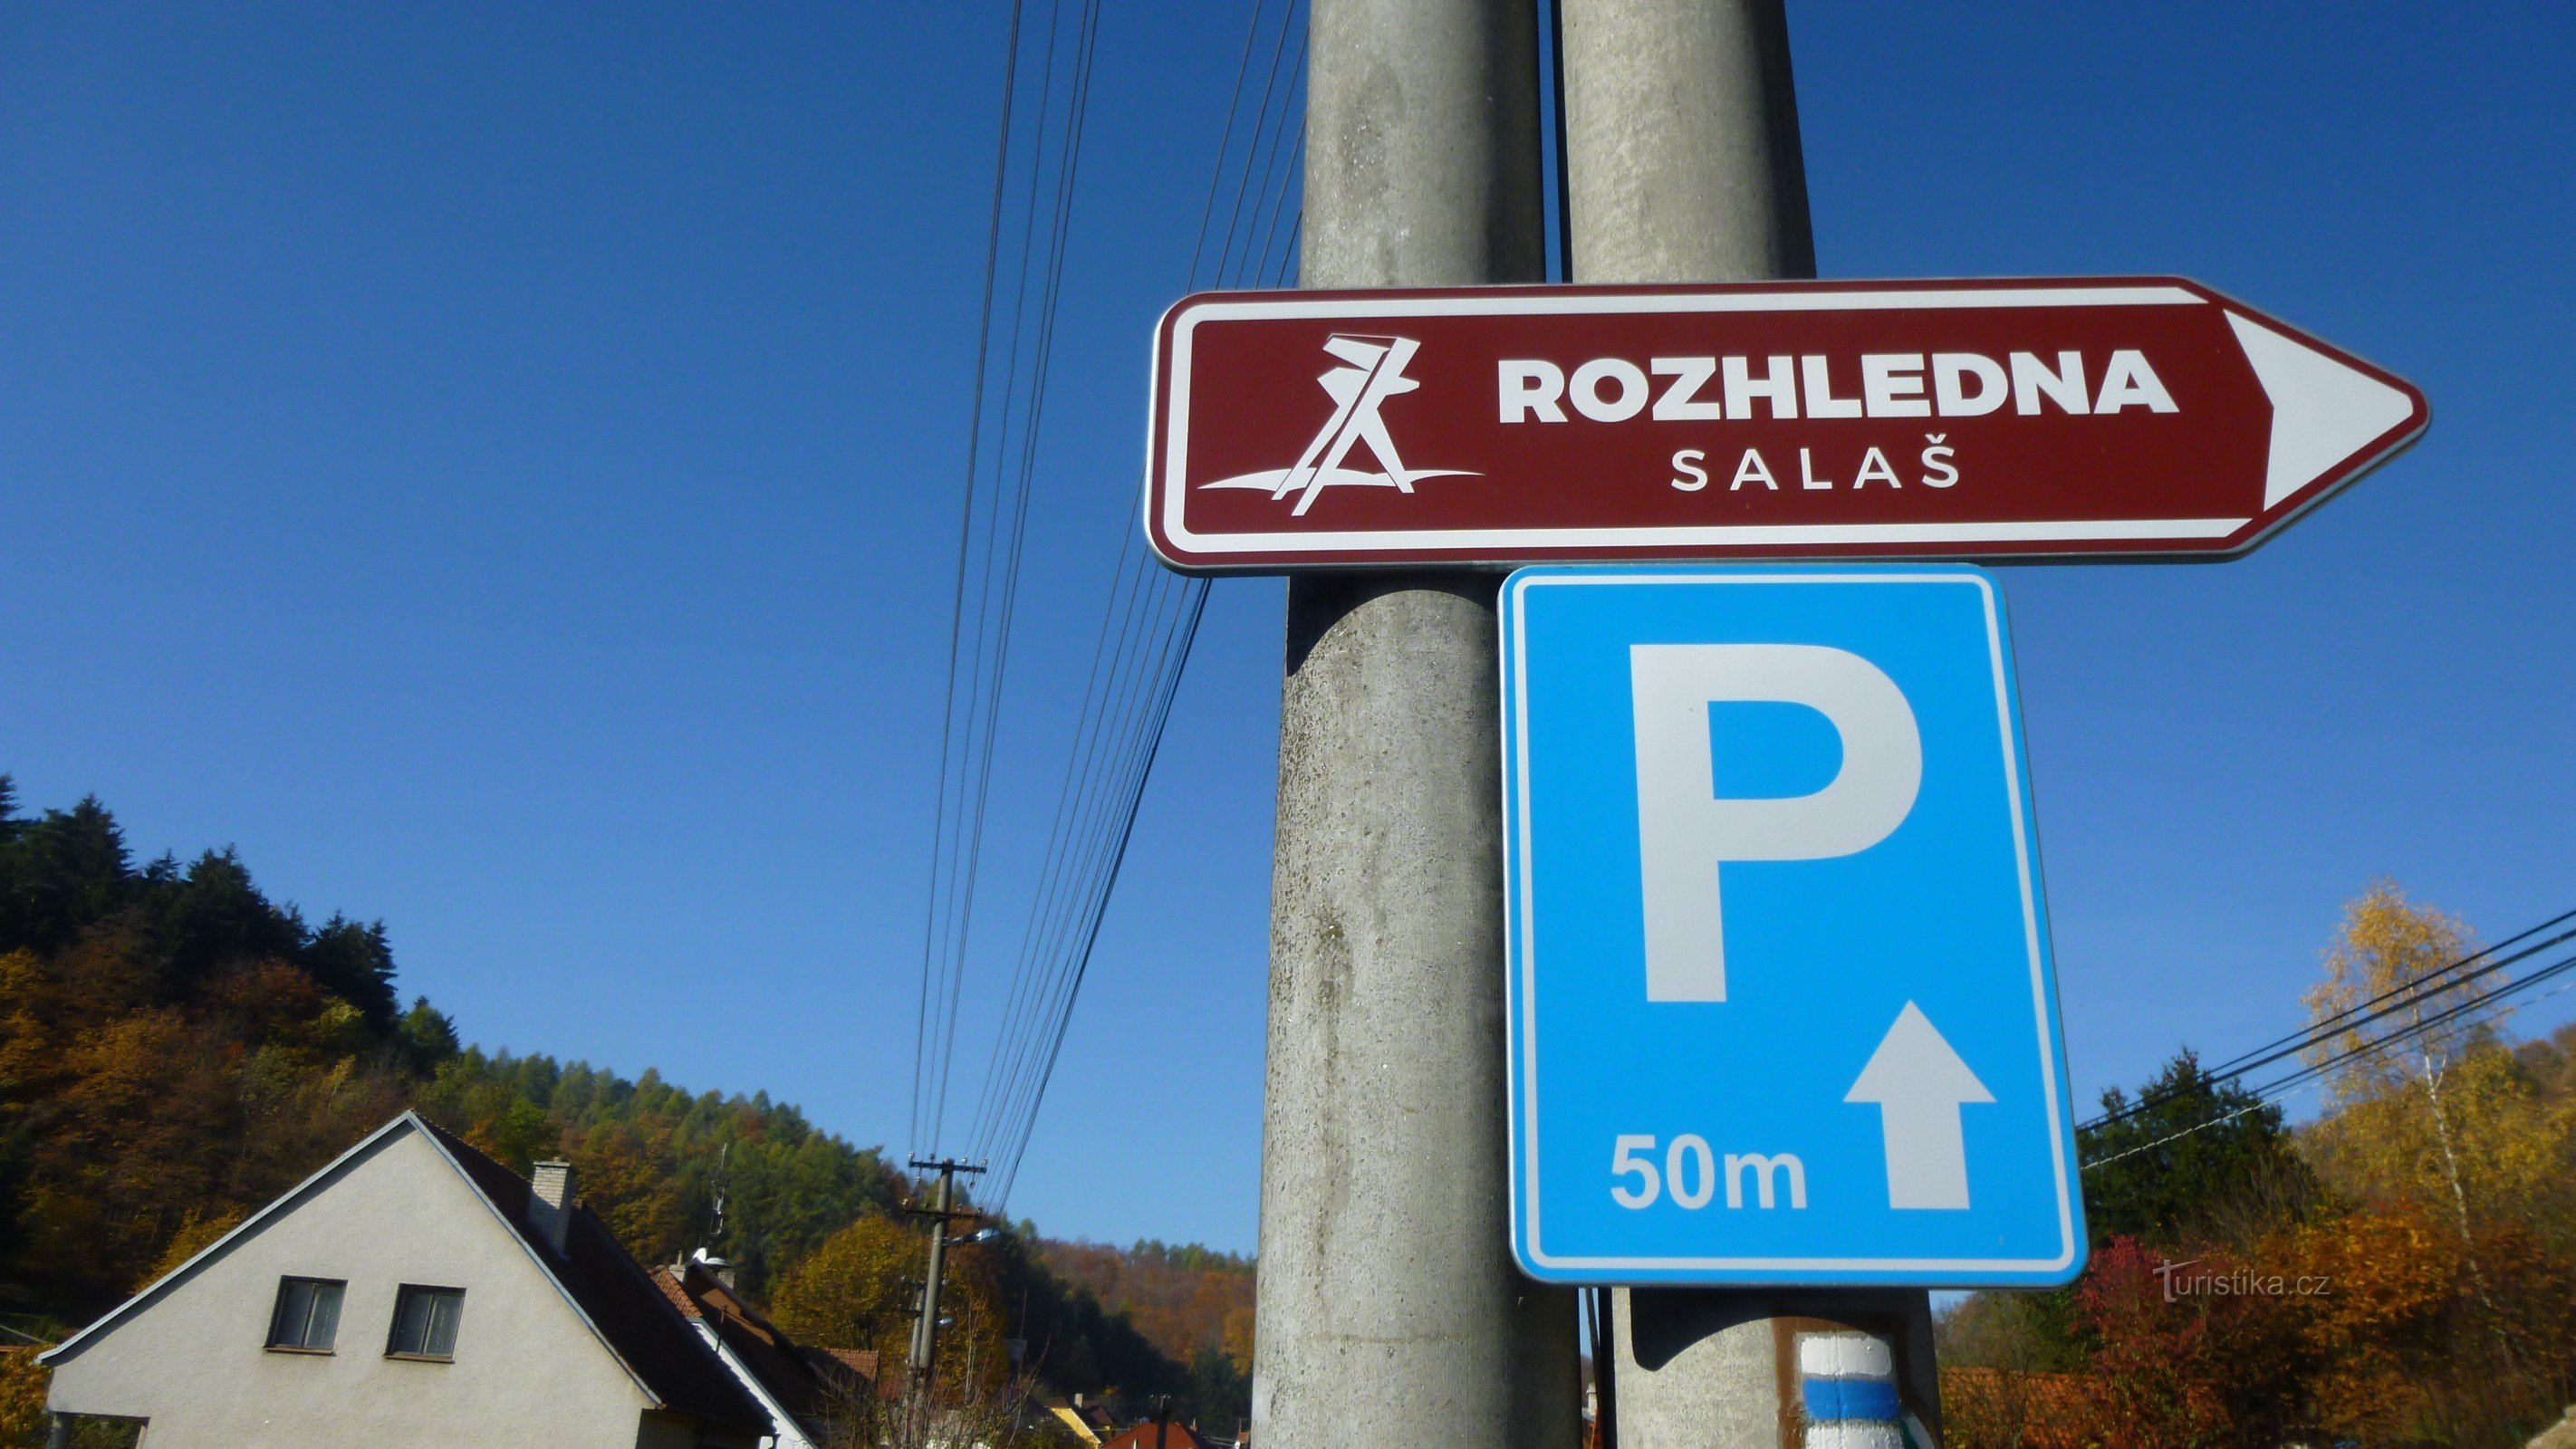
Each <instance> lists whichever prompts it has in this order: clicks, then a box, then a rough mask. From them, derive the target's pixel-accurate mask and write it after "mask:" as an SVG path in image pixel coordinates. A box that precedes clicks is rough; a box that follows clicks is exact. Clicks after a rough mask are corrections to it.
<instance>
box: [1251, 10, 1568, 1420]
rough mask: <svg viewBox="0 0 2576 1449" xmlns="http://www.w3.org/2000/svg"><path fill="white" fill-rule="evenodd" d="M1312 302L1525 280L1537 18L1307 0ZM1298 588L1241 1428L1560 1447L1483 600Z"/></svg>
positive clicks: (1337, 578)
mask: <svg viewBox="0 0 2576 1449" xmlns="http://www.w3.org/2000/svg"><path fill="white" fill-rule="evenodd" d="M1307 24H1308V35H1309V41H1310V50H1309V61H1308V66H1309V71H1308V75H1309V79H1308V81H1307V103H1306V157H1307V159H1306V177H1305V187H1306V190H1305V198H1306V199H1305V212H1304V232H1303V236H1304V255H1305V263H1304V274H1303V278H1302V280H1303V283H1304V285H1306V286H1308V287H1388V286H1438V285H1456V284H1463V283H1476V282H1536V281H1541V280H1544V276H1545V249H1544V244H1543V241H1542V232H1541V226H1542V202H1541V183H1540V165H1539V97H1538V25H1537V14H1536V7H1535V6H1533V5H1531V4H1529V3H1528V0H1314V3H1313V10H1312V13H1311V17H1310V19H1309V20H1308V22H1307ZM1498 584H1499V580H1498V579H1497V578H1496V577H1494V576H1492V575H1480V574H1472V573H1463V572H1450V573H1438V574H1420V575H1400V574H1380V573H1363V574H1348V575H1309V576H1305V577H1297V578H1292V579H1290V580H1289V584H1288V648H1287V677H1286V682H1285V685H1284V688H1283V690H1282V700H1281V710H1280V727H1279V823H1278V840H1277V845H1276V856H1275V860H1274V864H1273V875H1272V883H1271V936H1270V942H1271V944H1270V1033H1269V1070H1268V1080H1267V1083H1266V1090H1265V1105H1264V1113H1263V1134H1264V1135H1263V1141H1262V1171H1261V1293H1260V1299H1259V1304H1258V1308H1257V1311H1256V1321H1255V1327H1256V1340H1255V1342H1256V1347H1255V1351H1254V1364H1253V1395H1252V1405H1253V1408H1252V1413H1253V1420H1252V1422H1253V1437H1254V1441H1255V1442H1256V1443H1258V1444H1260V1445H1261V1446H1262V1449H1340V1446H1345V1445H1349V1444H1353V1443H1360V1442H1369V1441H1374V1442H1382V1443H1417V1444H1431V1443H1455V1444H1476V1445H1510V1446H1526V1449H1570V1446H1571V1445H1572V1444H1573V1443H1574V1440H1575V1436H1576V1434H1577V1432H1578V1420H1579V1414H1580V1409H1579V1406H1578V1402H1577V1395H1578V1394H1579V1393H1580V1389H1579V1387H1578V1385H1577V1382H1576V1357H1575V1344H1574V1338H1575V1333H1574V1297H1573V1294H1572V1293H1571V1292H1570V1291H1567V1290H1563V1289H1551V1288H1543V1287H1541V1286H1539V1285H1537V1284H1534V1283H1531V1282H1529V1281H1527V1280H1525V1279H1523V1278H1522V1277H1521V1276H1520V1275H1519V1273H1518V1272H1517V1271H1516V1270H1515V1269H1514V1268H1513V1266H1512V1261H1511V1252H1510V1246H1509V1241H1508V1212H1507V1198H1506V1195H1505V1194H1506V1187H1505V1180H1504V1177H1505V1166H1504V1145H1505V1144H1504V1097H1503V1022H1502V970H1503V966H1502V957H1503V942H1502V875H1501V869H1502V868H1501V859H1500V849H1501V839H1500V833H1501V821H1500V805H1499V799H1498V797H1499V794H1500V774H1499V771H1500V763H1499V761H1500V756H1499V749H1498V742H1497V739H1496V724H1495V722H1496V718H1497V695H1496V691H1497V683H1496V662H1495V656H1494V649H1495V633H1494V599H1495V593H1496V589H1497V586H1498Z"/></svg>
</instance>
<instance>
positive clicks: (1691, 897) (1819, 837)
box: [1628, 644, 1923, 1001]
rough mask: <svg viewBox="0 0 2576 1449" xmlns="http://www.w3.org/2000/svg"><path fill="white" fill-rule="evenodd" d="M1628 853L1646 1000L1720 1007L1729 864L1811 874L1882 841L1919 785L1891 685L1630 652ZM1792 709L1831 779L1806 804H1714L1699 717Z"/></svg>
mask: <svg viewBox="0 0 2576 1449" xmlns="http://www.w3.org/2000/svg"><path fill="white" fill-rule="evenodd" d="M1628 682H1629V689H1630V693H1631V696H1632V698H1633V699H1634V701H1635V705H1636V712H1637V853H1638V857H1639V863H1640V864H1641V865H1642V866H1643V867H1644V871H1645V909H1646V999H1647V1000H1648V1001H1724V1000H1725V999H1726V936H1725V928H1724V924H1723V917H1722V915H1721V913H1720V911H1719V909H1718V892H1717V875H1718V866H1719V864H1720V863H1721V862H1724V861H1729V860H1825V859H1829V858H1831V857H1833V856H1838V855H1852V854H1856V853H1858V852H1860V851H1864V850H1867V849H1869V848H1870V847H1871V846H1873V845H1876V844H1878V843H1879V842H1880V841H1882V840H1885V839H1886V838H1887V837H1888V836H1889V835H1891V834H1893V833H1894V832H1895V830H1896V827H1897V826H1898V825H1899V824H1901V823H1902V822H1903V821H1904V819H1905V816H1906V813H1907V812H1908V811H1910V810H1912V809H1913V808H1914V796H1915V792H1916V791H1917V790H1918V789H1919V788H1920V787H1921V786H1922V783H1923V738H1922V735H1921V734H1920V732H1918V731H1917V730H1916V728H1915V724H1914V710H1913V708H1912V706H1910V705H1908V704H1907V703H1906V702H1905V695H1904V693H1903V692H1902V691H1901V690H1899V689H1898V688H1897V687H1896V681H1895V680H1892V679H1890V678H1888V677H1887V675H1886V673H1885V672H1884V671H1882V670H1881V669H1879V667H1878V666H1877V665H1875V664H1872V663H1870V662H1869V661H1868V660H1866V659H1863V658H1861V657H1860V656H1859V655H1857V654H1853V653H1850V652H1849V651H1847V650H1842V649H1829V648H1826V647H1824V646H1822V645H1816V644H1632V645H1630V646H1629V647H1628ZM1739 701H1769V702H1776V703H1786V704H1801V705H1805V706H1806V707H1808V708H1809V709H1812V710H1815V711H1816V712H1817V713H1819V714H1821V715H1823V716H1824V717H1825V718H1826V720H1828V721H1829V722H1831V723H1832V725H1833V727H1834V730H1835V732H1836V733H1838V734H1840V735H1841V736H1842V745H1843V760H1842V768H1841V769H1840V770H1839V771H1837V772H1836V773H1835V775H1834V778H1833V779H1832V781H1831V782H1829V783H1828V784H1827V785H1826V786H1825V787H1824V788H1823V789H1821V790H1818V791H1816V792H1815V793H1814V794H1812V795H1792V796H1788V797H1786V798H1783V799H1773V800H1745V799H1727V798H1721V797H1719V796H1718V794H1717V781H1716V776H1715V773H1714V768H1713V766H1712V763H1711V761H1712V754H1711V749H1710V744H1709V726H1708V707H1709V706H1710V705H1711V704H1714V703H1719V702H1729V703H1732V702H1739Z"/></svg>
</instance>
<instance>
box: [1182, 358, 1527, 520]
mask: <svg viewBox="0 0 2576 1449" xmlns="http://www.w3.org/2000/svg"><path fill="white" fill-rule="evenodd" d="M1421 349H1422V344H1421V343H1420V342H1417V341H1415V340H1414V339H1413V338H1410V337H1365V336H1360V335H1358V334H1356V333H1345V332H1337V333H1335V334H1333V335H1332V336H1330V337H1327V338H1325V339H1324V351H1326V352H1328V353H1330V354H1331V355H1333V356H1334V357H1337V358H1340V359H1341V360H1342V361H1343V362H1345V363H1348V364H1349V366H1346V367H1336V368H1333V369H1332V370H1330V371H1328V372H1326V373H1325V374H1324V375H1323V376H1321V377H1319V378H1316V379H1315V380H1316V381H1317V382H1320V383H1322V384H1323V385H1324V391H1325V392H1326V393H1327V394H1329V395H1331V397H1332V399H1333V416H1332V417H1331V419H1330V420H1328V421H1327V422H1326V423H1325V424H1324V428H1323V431H1321V432H1319V433H1317V434H1315V439H1314V441H1313V442H1310V443H1308V444H1307V445H1306V451H1305V452H1304V453H1302V454H1300V455H1299V456H1298V459H1297V462H1296V464H1295V465H1294V466H1293V467H1288V468H1272V469H1267V470H1265V471H1263V472H1259V473H1245V474H1241V475H1239V476H1237V477H1233V478H1220V479H1217V480H1216V481H1215V482H1213V483H1202V484H1200V485H1199V486H1200V487H1202V488H1262V489H1267V490H1269V493H1270V496H1271V497H1272V498H1285V497H1287V496H1288V495H1290V494H1292V493H1293V494H1295V495H1297V505H1296V507H1294V508H1292V509H1291V510H1289V512H1290V515H1291V516H1292V517H1300V518H1302V517H1304V516H1305V513H1306V510H1307V508H1309V507H1311V506H1312V505H1313V504H1314V501H1315V496H1316V495H1317V494H1319V493H1321V492H1323V491H1324V490H1325V489H1327V488H1331V487H1336V486H1350V485H1363V486H1367V487H1372V488H1393V489H1396V490H1398V491H1399V492H1404V493H1411V492H1412V491H1413V485H1414V483H1415V482H1416V481H1417V480H1419V479H1423V478H1474V477H1477V476H1479V475H1477V474H1475V473H1472V472H1469V471H1467V470H1466V469H1463V468H1412V469H1408V468H1406V467H1405V466H1404V460H1403V459H1402V458H1401V457H1399V456H1397V454H1396V451H1395V440H1394V439H1393V438H1391V437H1389V436H1387V431H1386V420H1385V419H1384V418H1382V417H1380V416H1378V405H1379V404H1380V403H1383V402H1384V401H1386V400H1387V399H1388V398H1390V397H1394V396H1395V395H1397V394H1398V393H1407V392H1411V391H1413V390H1414V389H1415V388H1418V387H1420V386H1422V384H1421V383H1419V382H1417V381H1415V380H1414V379H1412V378H1409V377H1406V376H1405V375H1404V365H1405V364H1406V363H1408V362H1411V361H1412V360H1413V354H1414V353H1416V352H1418V351H1420V350H1421ZM1360 443H1366V444H1368V450H1369V453H1370V455H1371V456H1372V457H1374V458H1375V459H1376V460H1377V464H1378V467H1379V469H1380V470H1381V471H1379V472H1375V473H1371V472H1367V471H1365V470H1362V469H1358V468H1345V467H1343V466H1342V464H1343V462H1344V461H1345V460H1346V459H1348V458H1349V457H1350V454H1351V449H1352V447H1353V446H1355V445H1357V444H1360Z"/></svg>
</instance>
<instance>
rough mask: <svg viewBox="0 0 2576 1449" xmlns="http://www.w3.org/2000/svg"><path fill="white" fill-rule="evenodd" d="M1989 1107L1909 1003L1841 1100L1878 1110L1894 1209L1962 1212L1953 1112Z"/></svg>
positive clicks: (1964, 1067) (1962, 1167) (1962, 1173)
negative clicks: (1973, 1104) (1972, 1106)
mask: <svg viewBox="0 0 2576 1449" xmlns="http://www.w3.org/2000/svg"><path fill="white" fill-rule="evenodd" d="M1994 1099H1995V1094H1994V1093H1992V1092H1989V1091H1987V1090H1986V1084H1985V1083H1983V1082H1980V1081H1978V1080H1977V1074H1976V1073H1974V1072H1972V1071H1969V1070H1968V1064H1967V1063H1966V1062H1963V1061H1961V1060H1959V1054H1958V1053H1957V1052H1956V1051H1953V1050H1952V1049H1951V1047H1950V1043H1949V1042H1947V1041H1945V1040H1943V1039H1942V1036H1941V1033H1939V1032H1938V1031H1935V1030H1933V1028H1932V1021H1931V1019H1930V1018H1929V1017H1926V1016H1925V1015H1924V1014H1923V1009H1922V1008H1921V1007H1918V1006H1916V1005H1915V1004H1914V1003H1913V1002H1911V1001H1909V1002H1907V1003H1905V1009H1904V1010H1903V1011H1900V1012H1898V1013H1897V1014H1896V1025H1894V1026H1891V1027H1889V1028H1888V1029H1887V1036H1886V1038H1885V1039H1884V1040H1882V1041H1880V1042H1879V1044H1878V1050H1877V1051H1874V1052H1872V1053H1870V1057H1869V1065H1868V1066H1865V1067H1863V1068H1861V1072H1860V1080H1859V1081H1856V1082H1854V1083H1852V1087H1851V1090H1850V1091H1848V1092H1846V1093H1844V1094H1843V1100H1844V1101H1846V1102H1875V1103H1877V1104H1878V1109H1879V1131H1880V1133H1881V1135H1882V1137H1883V1139H1884V1141H1885V1143H1886V1146H1887V1205H1888V1206H1889V1207H1892V1208H1964V1207H1966V1206H1967V1205H1968V1147H1967V1141H1966V1139H1965V1138H1964V1137H1963V1136H1962V1135H1961V1134H1960V1131H1959V1107H1960V1105H1961V1104H1962V1103H1966V1102H1991V1101H1993V1100H1994Z"/></svg>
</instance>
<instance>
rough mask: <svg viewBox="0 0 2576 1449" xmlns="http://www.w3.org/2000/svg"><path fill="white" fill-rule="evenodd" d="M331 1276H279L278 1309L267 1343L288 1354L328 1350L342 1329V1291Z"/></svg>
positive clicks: (270, 1317)
mask: <svg viewBox="0 0 2576 1449" xmlns="http://www.w3.org/2000/svg"><path fill="white" fill-rule="evenodd" d="M346 1286H348V1285H347V1284H344V1283H341V1282H338V1281H336V1280H334V1279H330V1278H280V1279H278V1280H277V1311H276V1312H275V1313H273V1314H271V1315H269V1320H268V1346H269V1347H270V1348H275V1349H284V1350H286V1351H287V1352H289V1353H329V1352H330V1351H331V1337H332V1335H334V1334H336V1333H338V1332H339V1331H340V1290H341V1289H342V1288H344V1287H346Z"/></svg>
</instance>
